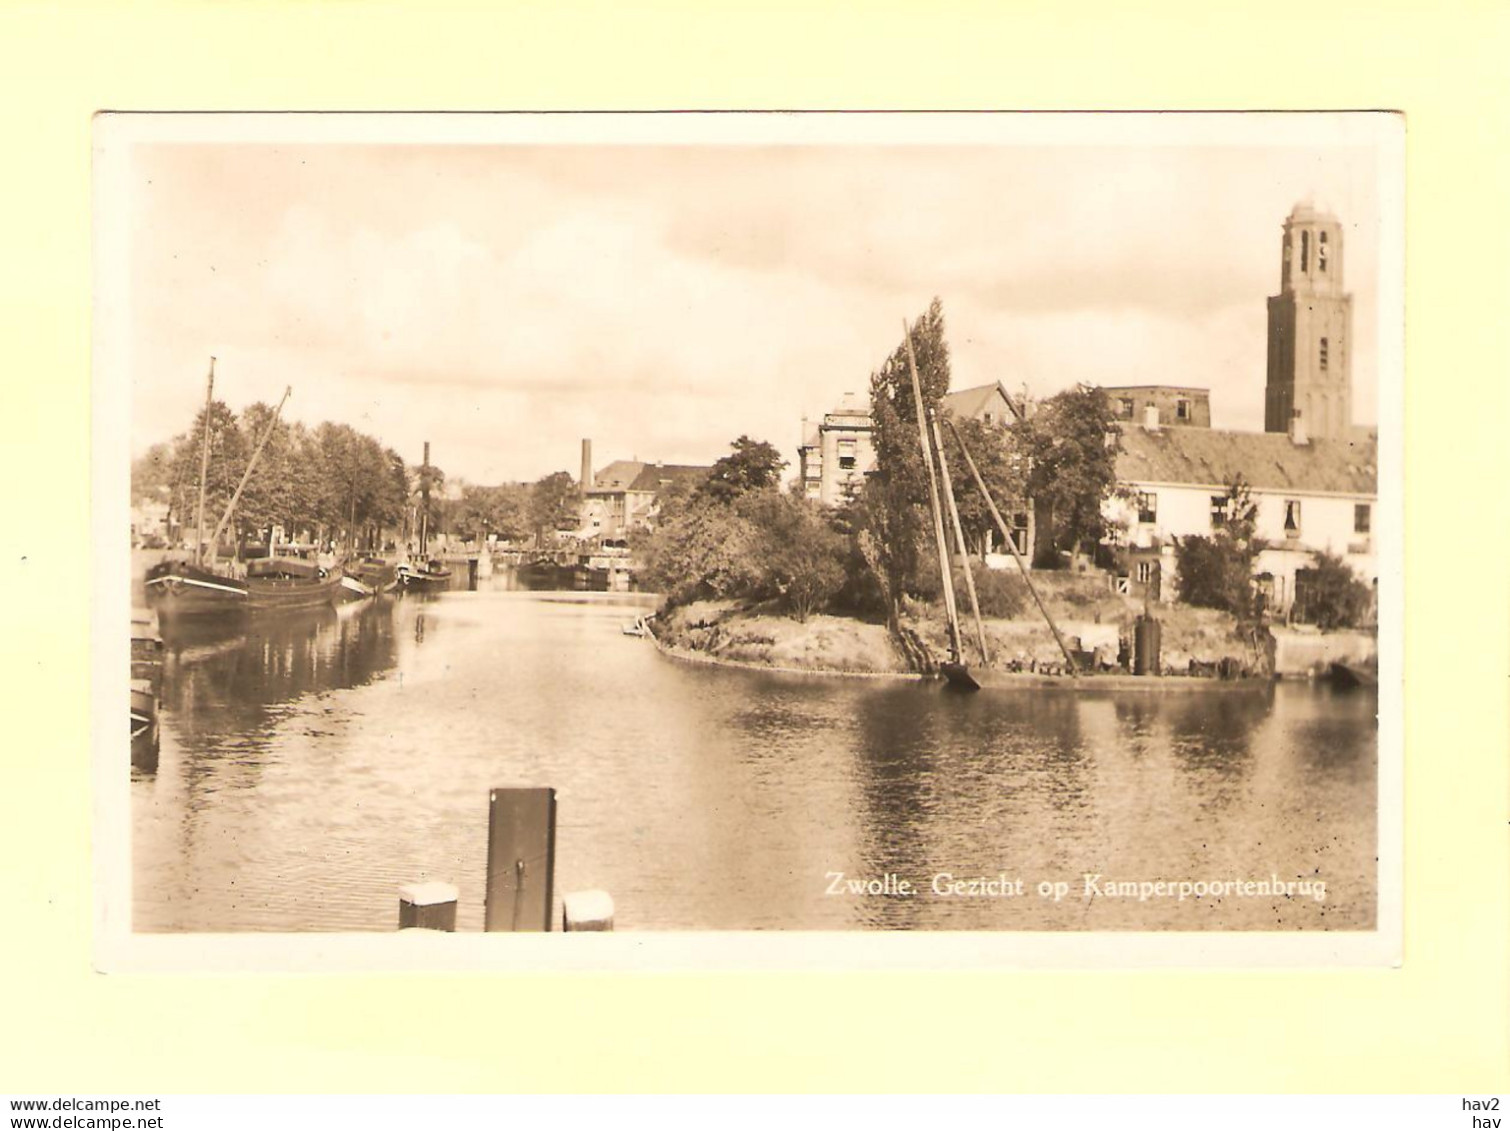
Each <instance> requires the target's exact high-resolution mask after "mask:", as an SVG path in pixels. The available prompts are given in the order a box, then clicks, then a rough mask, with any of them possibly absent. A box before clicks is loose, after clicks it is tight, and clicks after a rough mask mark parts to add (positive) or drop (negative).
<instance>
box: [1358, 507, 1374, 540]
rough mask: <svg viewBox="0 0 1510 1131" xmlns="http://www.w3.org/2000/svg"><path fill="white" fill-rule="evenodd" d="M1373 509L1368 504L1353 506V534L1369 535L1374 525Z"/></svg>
mask: <svg viewBox="0 0 1510 1131" xmlns="http://www.w3.org/2000/svg"><path fill="white" fill-rule="evenodd" d="M1373 509H1374V508H1373V507H1371V506H1370V505H1369V504H1368V503H1355V504H1353V533H1354V534H1367V533H1368V532H1369V527H1370V526H1371V525H1372V523H1373V517H1374V516H1373Z"/></svg>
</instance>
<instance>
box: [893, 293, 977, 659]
mask: <svg viewBox="0 0 1510 1131" xmlns="http://www.w3.org/2000/svg"><path fill="white" fill-rule="evenodd" d="M902 337H903V341H905V342H906V343H907V364H908V365H909V366H910V367H911V370H912V403H913V407H914V409H915V410H916V415H917V418H918V441H919V443H921V444H922V447H923V472H924V474H925V475H927V477H928V505H929V509H930V510H931V511H932V512H933V535H934V539H935V541H937V543H938V551H939V581H940V584H941V585H942V586H943V589H944V613H945V615H946V616H947V617H948V619H949V659H950V662H951V663H954V664H959V663H961V662H962V661H963V650H962V649H961V648H960V638H959V612H958V610H957V609H956V608H955V604H954V578H953V577H952V576H951V575H950V572H949V545H948V543H947V542H946V541H945V540H944V515H943V511H942V510H941V508H940V507H939V489H938V484H937V483H936V482H935V481H934V477H933V476H934V471H933V446H932V445H931V444H930V443H929V441H928V417H927V412H926V410H925V409H924V407H923V384H922V382H921V381H920V380H919V379H918V359H917V354H916V353H914V352H913V349H912V329H911V327H909V326H908V325H907V320H906V319H905V318H904V319H903V320H902Z"/></svg>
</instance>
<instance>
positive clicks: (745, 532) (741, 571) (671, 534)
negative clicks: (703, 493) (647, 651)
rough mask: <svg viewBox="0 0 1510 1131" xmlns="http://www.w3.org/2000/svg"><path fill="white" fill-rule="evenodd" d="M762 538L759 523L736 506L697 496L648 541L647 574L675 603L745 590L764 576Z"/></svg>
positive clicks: (746, 591)
mask: <svg viewBox="0 0 1510 1131" xmlns="http://www.w3.org/2000/svg"><path fill="white" fill-rule="evenodd" d="M759 544H760V537H759V533H758V531H757V530H756V528H755V526H754V524H753V523H752V522H751V521H750V520H749V518H748V517H746V516H745V515H743V514H740V513H739V512H738V511H737V510H736V509H735V508H734V507H732V506H729V505H728V504H727V503H720V502H718V501H716V500H714V499H711V498H707V497H701V498H694V499H692V500H691V501H689V502H688V503H687V505H686V506H685V507H683V508H682V509H681V510H680V511H679V512H678V513H676V514H675V515H674V516H672V517H671V518H669V519H668V520H667V521H665V522H663V523H662V524H661V525H660V526H658V527H657V528H656V529H655V530H654V531H653V532H652V533H651V535H650V537H649V539H648V540H647V541H646V543H645V546H644V549H643V551H642V553H643V556H644V561H645V573H644V580H645V582H646V583H647V584H648V585H649V586H650V588H651V589H654V590H658V591H659V592H661V593H663V594H665V596H666V599H667V601H668V602H669V603H670V604H672V605H684V604H687V603H688V602H691V601H696V600H701V599H705V598H715V599H716V598H722V597H733V596H740V595H745V594H748V593H749V592H750V591H751V589H752V587H754V586H755V585H756V584H757V582H758V580H759V569H758V566H757V559H758V549H757V548H758V546H759Z"/></svg>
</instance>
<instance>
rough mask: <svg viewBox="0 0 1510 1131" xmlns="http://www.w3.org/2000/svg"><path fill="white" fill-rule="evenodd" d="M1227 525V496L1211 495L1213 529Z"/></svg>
mask: <svg viewBox="0 0 1510 1131" xmlns="http://www.w3.org/2000/svg"><path fill="white" fill-rule="evenodd" d="M1226 525H1227V496H1226V495H1212V496H1211V529H1212V530H1220V529H1221V528H1222V527H1223V526H1226Z"/></svg>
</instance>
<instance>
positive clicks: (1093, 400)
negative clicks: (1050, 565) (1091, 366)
mask: <svg viewBox="0 0 1510 1131" xmlns="http://www.w3.org/2000/svg"><path fill="white" fill-rule="evenodd" d="M1012 431H1013V433H1014V435H1015V436H1016V438H1017V442H1018V445H1019V450H1020V451H1021V452H1022V453H1023V454H1024V455H1025V456H1026V457H1027V459H1028V465H1029V469H1028V473H1027V489H1028V494H1029V495H1031V496H1032V498H1033V500H1034V502H1035V503H1036V504H1038V505H1039V506H1040V507H1041V508H1042V509H1043V511H1044V513H1045V514H1046V515H1047V516H1048V519H1049V521H1048V523H1047V526H1048V529H1047V530H1041V531H1040V535H1039V543H1040V545H1042V546H1044V547H1045V548H1046V549H1047V550H1048V551H1049V552H1050V553H1052V554H1053V555H1054V560H1056V561H1057V558H1058V553H1059V552H1060V551H1063V550H1069V551H1071V552H1073V553H1080V552H1081V551H1082V550H1083V549H1084V548H1086V547H1088V546H1095V545H1096V544H1097V543H1099V542H1100V541H1101V539H1102V537H1103V535H1104V534H1105V533H1106V519H1105V517H1104V511H1103V507H1104V506H1105V503H1106V501H1107V499H1109V498H1110V497H1111V495H1112V493H1113V491H1114V490H1115V489H1116V484H1117V451H1118V449H1119V447H1120V442H1119V440H1120V436H1121V434H1122V433H1121V429H1120V428H1118V426H1117V422H1116V418H1115V416H1114V415H1113V413H1112V407H1111V400H1110V399H1109V398H1108V397H1107V395H1106V393H1105V392H1104V391H1103V390H1101V389H1098V388H1094V387H1092V386H1089V385H1077V386H1076V387H1075V388H1073V389H1066V390H1065V391H1064V392H1061V393H1057V394H1055V395H1054V396H1052V397H1050V398H1049V399H1048V400H1046V401H1044V402H1043V404H1042V405H1041V406H1040V407H1039V410H1038V411H1037V412H1036V413H1035V414H1034V415H1033V416H1031V417H1030V418H1028V419H1027V420H1025V421H1017V422H1016V423H1014V424H1013V425H1012Z"/></svg>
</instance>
